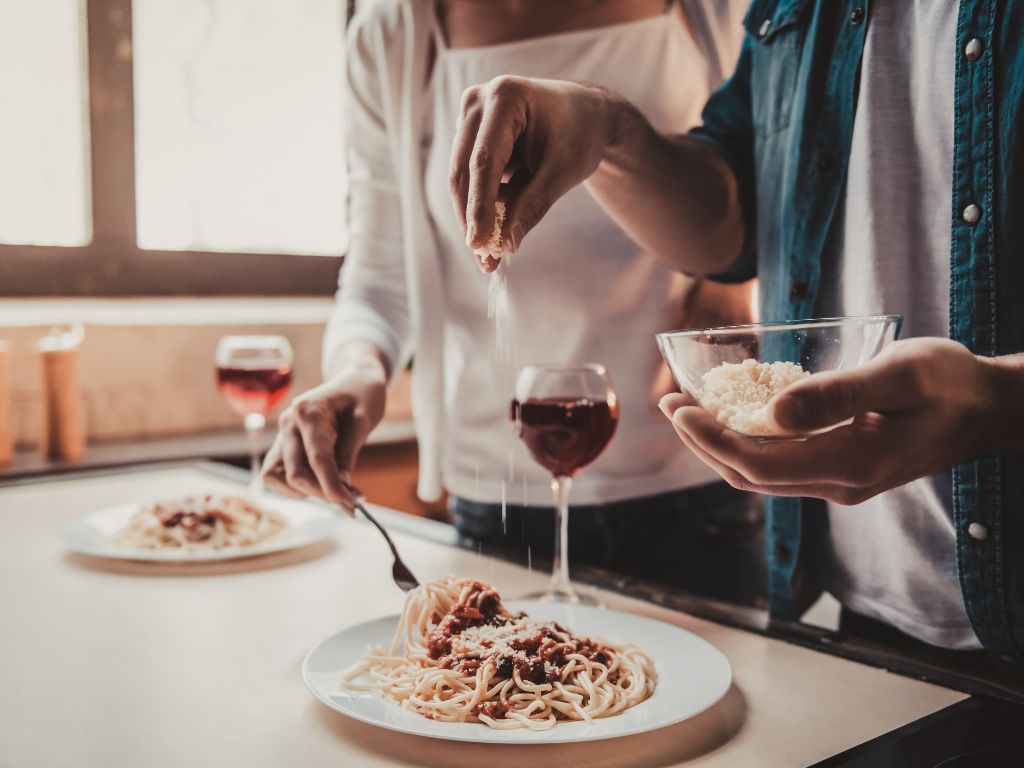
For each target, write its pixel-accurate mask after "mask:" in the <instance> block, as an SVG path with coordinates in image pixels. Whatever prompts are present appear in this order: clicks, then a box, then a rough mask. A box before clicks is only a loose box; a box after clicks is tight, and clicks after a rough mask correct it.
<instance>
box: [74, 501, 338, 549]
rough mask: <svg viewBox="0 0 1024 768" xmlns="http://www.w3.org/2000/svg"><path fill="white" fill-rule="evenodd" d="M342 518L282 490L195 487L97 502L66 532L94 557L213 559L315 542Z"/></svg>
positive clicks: (331, 529)
mask: <svg viewBox="0 0 1024 768" xmlns="http://www.w3.org/2000/svg"><path fill="white" fill-rule="evenodd" d="M338 519H339V518H338V515H337V514H336V513H335V512H333V511H332V510H331V509H330V508H328V507H326V506H323V505H320V504H314V503H309V502H303V501H296V500H292V499H285V498H282V497H276V496H269V495H268V496H260V497H259V498H258V501H256V502H254V501H251V500H250V499H248V498H247V497H246V496H243V495H240V494H205V495H204V494H192V495H187V496H186V495H183V496H181V497H177V498H165V499H157V500H154V501H149V502H139V503H132V504H119V505H117V506H112V507H107V508H105V509H100V510H96V511H94V512H92V513H90V514H89V515H86V516H85V517H83V518H80V519H78V520H74V521H72V522H71V523H69V524H68V525H66V526H65V527H64V528H63V529H62V530H61V532H60V539H61V541H62V542H63V543H64V544H65V546H67V547H68V548H69V549H70V550H72V551H74V552H78V553H80V554H85V555H92V556H94V557H108V558H115V559H120V560H147V561H159V562H210V561H217V560H230V559H234V558H240V557H253V556H255V555H264V554H270V553H272V552H281V551H284V550H289V549H296V548H298V547H306V546H309V545H311V544H315V543H317V542H319V541H322V540H324V539H326V538H327V537H329V536H331V535H332V534H333V533H334V531H335V527H336V526H337V524H338Z"/></svg>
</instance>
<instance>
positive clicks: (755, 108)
mask: <svg viewBox="0 0 1024 768" xmlns="http://www.w3.org/2000/svg"><path fill="white" fill-rule="evenodd" d="M807 5H808V0H754V2H753V3H752V4H751V6H750V9H749V10H748V11H747V15H746V17H745V18H744V19H743V26H744V28H745V29H746V31H747V34H748V35H749V36H750V39H751V44H750V49H751V62H750V65H751V66H750V98H751V102H752V103H751V113H752V116H753V121H754V131H755V132H756V133H757V134H758V135H760V136H767V135H770V134H773V133H775V132H777V131H781V130H782V129H784V128H786V127H788V126H789V121H790V117H791V114H792V111H793V99H794V94H795V92H796V83H797V76H798V74H799V71H800V57H801V54H802V52H803V43H804V36H805V34H806V31H807V30H806V26H807V25H806V23H805V18H806V14H805V13H804V11H805V10H806V9H807Z"/></svg>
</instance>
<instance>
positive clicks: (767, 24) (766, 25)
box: [757, 19, 772, 37]
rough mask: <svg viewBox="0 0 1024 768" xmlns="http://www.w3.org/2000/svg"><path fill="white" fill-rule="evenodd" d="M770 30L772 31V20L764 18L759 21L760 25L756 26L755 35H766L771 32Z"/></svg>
mask: <svg viewBox="0 0 1024 768" xmlns="http://www.w3.org/2000/svg"><path fill="white" fill-rule="evenodd" d="M771 31H772V20H771V19H765V20H764V21H762V22H761V26H760V27H758V30H757V36H758V37H767V36H768V33H769V32H771Z"/></svg>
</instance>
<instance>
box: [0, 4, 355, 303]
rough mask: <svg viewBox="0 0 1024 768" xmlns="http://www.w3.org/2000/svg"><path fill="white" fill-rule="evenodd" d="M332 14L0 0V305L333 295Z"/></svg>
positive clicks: (336, 23)
mask: <svg viewBox="0 0 1024 768" xmlns="http://www.w3.org/2000/svg"><path fill="white" fill-rule="evenodd" d="M351 5H352V4H351V3H348V4H346V2H345V0H290V1H289V2H280V0H174V1H173V2H169V0H134V1H133V0H34V2H31V3H26V2H24V0H0V99H2V101H0V103H2V104H3V105H4V119H3V120H0V295H20V296H28V295H37V296H38V295H55V294H56V295H76V294H77V295H83V294H84V295H89V294H92V295H167V294H190V295H198V294H236V295H237V294H260V295H274V294H314V295H315V294H329V293H331V292H333V290H334V286H335V281H336V277H337V270H338V266H339V264H340V257H341V254H342V253H343V251H344V249H345V245H346V240H345V226H344V223H345V196H346V179H345V166H344V155H343V150H344V136H343V131H342V99H343V87H344V83H343V65H344V61H343V60H344V50H343V46H344V26H345V19H346V14H347V13H349V12H351V8H350V7H349V6H351Z"/></svg>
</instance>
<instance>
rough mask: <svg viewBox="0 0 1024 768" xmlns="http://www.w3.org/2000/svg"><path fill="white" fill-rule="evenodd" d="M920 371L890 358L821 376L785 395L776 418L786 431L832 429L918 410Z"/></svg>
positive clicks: (777, 400)
mask: <svg viewBox="0 0 1024 768" xmlns="http://www.w3.org/2000/svg"><path fill="white" fill-rule="evenodd" d="M919 389H920V388H919V387H918V382H917V368H916V366H915V365H913V363H912V362H911V361H909V360H906V359H899V358H896V359H893V358H885V359H880V360H876V361H874V362H872V363H869V364H868V365H866V366H864V367H863V368H859V369H856V370H852V371H840V372H837V373H819V374H816V375H814V376H809V377H807V378H806V379H803V380H802V381H798V382H797V383H796V384H793V385H792V386H790V387H787V388H786V389H785V390H783V391H782V392H780V393H779V394H778V395H777V396H776V397H775V400H774V402H773V404H772V411H771V412H772V418H773V419H774V420H775V422H776V424H778V426H779V427H780V428H781V429H782V430H783V431H787V432H806V431H813V430H816V429H823V428H825V427H830V426H832V425H833V424H839V423H840V422H843V421H846V420H847V419H850V418H853V417H854V416H857V415H859V414H862V413H865V412H867V411H877V412H880V413H886V412H889V413H891V412H894V411H899V410H905V409H907V408H913V407H914V406H915V405H917V400H916V397H917V395H918V393H919Z"/></svg>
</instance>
